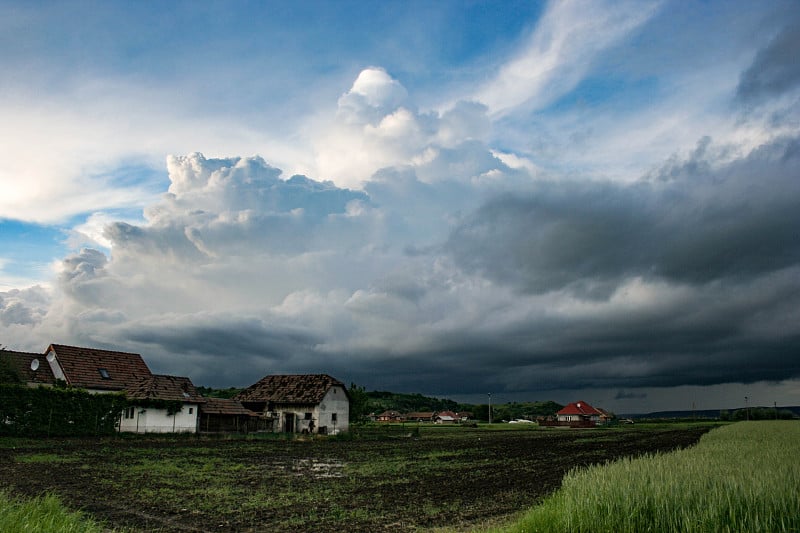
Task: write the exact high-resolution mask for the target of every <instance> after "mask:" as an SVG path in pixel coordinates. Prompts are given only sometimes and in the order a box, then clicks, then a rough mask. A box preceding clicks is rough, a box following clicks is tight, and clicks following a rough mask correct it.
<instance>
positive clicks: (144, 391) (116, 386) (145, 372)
mask: <svg viewBox="0 0 800 533" xmlns="http://www.w3.org/2000/svg"><path fill="white" fill-rule="evenodd" d="M45 354H46V355H45V360H46V361H47V363H48V365H49V367H50V370H51V372H52V374H53V376H54V378H55V380H60V381H63V382H64V383H65V384H66V385H69V386H72V387H78V388H81V389H86V390H88V391H89V392H92V393H95V394H101V393H110V392H119V393H124V394H125V395H126V396H127V397H128V399H129V400H132V401H133V402H134V404H135V405H134V406H131V407H128V408H127V409H126V410H125V412H124V413H122V414H121V415H120V422H119V427H120V431H129V432H135V433H173V432H175V433H180V432H192V433H194V432H196V431H197V429H198V420H199V418H198V415H199V413H198V411H199V407H200V405H201V404H202V403H203V401H204V400H203V399H202V397H201V396H200V395H199V394H197V391H196V390H195V388H194V385H193V384H192V382H191V380H189V378H186V377H178V376H162V375H156V374H153V373H152V372H150V368H149V367H148V366H147V364H146V363H145V362H144V359H142V356H141V355H139V354H138V353H129V352H119V351H115V350H102V349H99V348H81V347H77V346H67V345H64V344H51V345H50V346H49V347H48V348H47V351H46V352H45Z"/></svg>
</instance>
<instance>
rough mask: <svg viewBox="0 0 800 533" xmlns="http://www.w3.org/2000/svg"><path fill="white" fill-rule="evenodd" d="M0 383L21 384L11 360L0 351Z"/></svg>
mask: <svg viewBox="0 0 800 533" xmlns="http://www.w3.org/2000/svg"><path fill="white" fill-rule="evenodd" d="M0 383H22V379H21V378H20V377H19V373H18V372H17V369H16V368H15V367H14V365H13V364H11V360H10V359H9V358H8V357H5V356H4V355H3V350H2V349H0Z"/></svg>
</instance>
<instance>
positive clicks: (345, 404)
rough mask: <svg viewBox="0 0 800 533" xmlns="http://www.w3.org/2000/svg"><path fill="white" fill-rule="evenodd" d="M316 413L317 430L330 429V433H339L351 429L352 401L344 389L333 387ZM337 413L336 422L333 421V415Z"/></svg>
mask: <svg viewBox="0 0 800 533" xmlns="http://www.w3.org/2000/svg"><path fill="white" fill-rule="evenodd" d="M318 407H319V409H318V411H317V413H316V418H317V422H316V424H317V428H319V427H321V426H327V427H328V433H329V434H333V433H334V432H336V433H339V432H340V431H347V430H348V429H349V428H350V401H349V400H348V399H347V394H346V393H345V391H344V388H343V387H331V388H330V389H329V390H328V392H327V393H326V394H325V397H324V398H323V399H322V402H320V404H319V406H318ZM334 413H336V422H335V423H334V422H333V420H332V415H333V414H334Z"/></svg>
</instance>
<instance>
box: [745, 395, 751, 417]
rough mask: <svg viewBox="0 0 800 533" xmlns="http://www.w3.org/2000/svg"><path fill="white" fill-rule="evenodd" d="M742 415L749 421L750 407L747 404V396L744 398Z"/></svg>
mask: <svg viewBox="0 0 800 533" xmlns="http://www.w3.org/2000/svg"><path fill="white" fill-rule="evenodd" d="M744 415H745V416H746V417H747V420H748V421H749V420H750V406H749V405H748V404H747V396H745V397H744Z"/></svg>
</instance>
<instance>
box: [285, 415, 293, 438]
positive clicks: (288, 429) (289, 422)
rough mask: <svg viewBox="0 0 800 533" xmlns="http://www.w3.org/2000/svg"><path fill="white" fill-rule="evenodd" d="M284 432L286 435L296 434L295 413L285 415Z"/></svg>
mask: <svg viewBox="0 0 800 533" xmlns="http://www.w3.org/2000/svg"><path fill="white" fill-rule="evenodd" d="M283 416H284V421H283V431H284V432H285V433H294V413H284V414H283Z"/></svg>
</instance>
